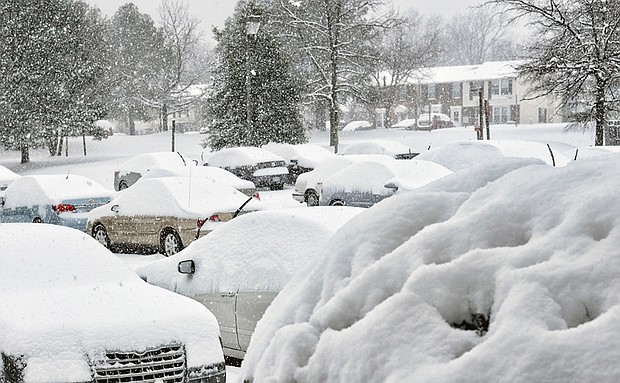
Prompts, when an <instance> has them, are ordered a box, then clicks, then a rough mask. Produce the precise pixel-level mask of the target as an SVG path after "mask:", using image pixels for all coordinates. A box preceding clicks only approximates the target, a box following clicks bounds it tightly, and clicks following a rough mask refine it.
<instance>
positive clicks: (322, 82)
mask: <svg viewBox="0 0 620 383" xmlns="http://www.w3.org/2000/svg"><path fill="white" fill-rule="evenodd" d="M276 1H277V0H276ZM276 4H277V5H278V6H279V12H281V15H282V19H283V21H284V24H283V28H282V29H283V32H288V35H287V38H288V39H289V41H290V42H291V43H292V44H293V43H295V44H297V46H298V47H299V49H300V50H301V51H302V52H303V53H304V57H305V59H306V60H307V63H308V65H307V66H305V68H306V69H307V70H308V88H309V90H310V91H309V97H310V98H311V99H313V100H315V101H316V102H319V103H320V102H327V103H328V104H329V121H330V124H329V126H330V145H331V146H333V147H334V151H335V152H338V124H339V120H340V118H339V108H340V103H341V102H342V100H343V99H344V98H345V97H346V96H347V95H360V94H361V92H362V89H361V88H360V87H359V86H358V85H356V84H359V83H360V82H363V79H365V78H366V77H367V75H368V73H369V68H370V65H371V64H372V63H373V61H374V60H375V59H376V56H374V55H373V52H374V49H373V48H372V44H373V43H374V42H376V39H377V38H378V36H379V31H382V30H383V29H385V28H389V27H391V26H392V25H394V22H395V19H394V18H393V17H392V16H391V15H390V14H388V13H385V12H382V10H383V9H384V8H385V7H384V1H381V0H316V1H285V0H279V1H278V3H276ZM360 80H361V81H360Z"/></svg>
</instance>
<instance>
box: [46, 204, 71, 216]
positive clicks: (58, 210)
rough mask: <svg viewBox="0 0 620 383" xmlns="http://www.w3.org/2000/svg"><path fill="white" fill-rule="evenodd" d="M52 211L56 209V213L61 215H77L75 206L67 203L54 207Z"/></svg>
mask: <svg viewBox="0 0 620 383" xmlns="http://www.w3.org/2000/svg"><path fill="white" fill-rule="evenodd" d="M52 209H54V211H55V212H56V214H60V213H68V212H70V213H75V206H73V205H70V204H67V203H61V204H58V205H53V206H52Z"/></svg>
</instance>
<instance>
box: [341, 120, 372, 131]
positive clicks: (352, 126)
mask: <svg viewBox="0 0 620 383" xmlns="http://www.w3.org/2000/svg"><path fill="white" fill-rule="evenodd" d="M371 129H373V126H372V125H371V124H370V122H368V121H351V122H349V123H348V124H346V125H345V126H344V128H342V131H343V132H354V131H356V130H371Z"/></svg>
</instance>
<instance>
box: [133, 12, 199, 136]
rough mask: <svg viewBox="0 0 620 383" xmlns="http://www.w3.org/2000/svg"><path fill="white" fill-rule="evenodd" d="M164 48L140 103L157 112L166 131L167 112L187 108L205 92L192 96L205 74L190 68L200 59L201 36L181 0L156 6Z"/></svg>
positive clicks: (195, 20) (193, 19)
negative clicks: (142, 101) (144, 103)
mask: <svg viewBox="0 0 620 383" xmlns="http://www.w3.org/2000/svg"><path fill="white" fill-rule="evenodd" d="M159 16H160V22H161V28H162V31H163V35H164V47H163V49H162V52H161V56H160V65H158V66H156V67H155V68H153V73H152V78H153V79H154V81H152V82H151V84H150V89H149V92H148V94H144V95H142V96H143V100H144V101H145V102H146V103H147V104H148V105H150V106H151V107H154V108H157V109H159V111H160V116H161V119H162V120H161V121H162V129H163V130H168V119H167V116H168V114H169V113H174V112H177V111H181V110H184V109H187V107H188V106H189V105H191V104H193V103H195V102H196V101H197V99H199V98H200V97H202V96H203V95H204V91H199V92H198V93H194V92H193V90H194V88H195V86H196V85H199V84H200V82H201V79H202V78H203V75H204V67H203V68H200V69H199V68H198V66H196V65H192V64H193V63H195V62H196V61H197V60H199V59H200V58H199V56H198V54H197V52H198V50H199V49H200V48H201V45H200V42H201V38H202V34H201V33H200V31H199V28H198V27H199V24H200V21H199V20H198V19H197V18H196V17H193V16H192V15H191V14H190V11H189V7H188V5H187V3H186V2H185V1H184V0H162V2H161V4H160V7H159Z"/></svg>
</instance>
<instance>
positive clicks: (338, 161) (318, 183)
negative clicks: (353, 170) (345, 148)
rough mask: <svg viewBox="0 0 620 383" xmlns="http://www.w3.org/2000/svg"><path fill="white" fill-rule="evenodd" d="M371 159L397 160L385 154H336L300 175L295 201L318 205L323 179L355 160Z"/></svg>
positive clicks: (293, 195) (296, 183)
mask: <svg viewBox="0 0 620 383" xmlns="http://www.w3.org/2000/svg"><path fill="white" fill-rule="evenodd" d="M370 159H376V160H383V161H396V160H395V159H394V158H393V157H390V156H388V155H384V154H366V155H353V154H352V155H348V156H335V157H333V158H328V159H325V160H323V161H321V162H319V164H318V165H317V166H316V168H314V170H312V171H309V172H307V173H304V174H301V175H299V177H297V181H296V182H295V190H293V193H292V197H293V199H294V200H295V201H298V202H301V203H304V202H305V203H306V204H307V205H308V206H318V205H319V199H320V196H321V187H322V184H323V181H324V180H325V179H326V178H327V177H329V176H331V175H332V174H334V173H336V172H338V171H340V170H342V169H344V168H345V167H347V166H349V165H350V164H352V163H353V162H356V161H366V160H370Z"/></svg>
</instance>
